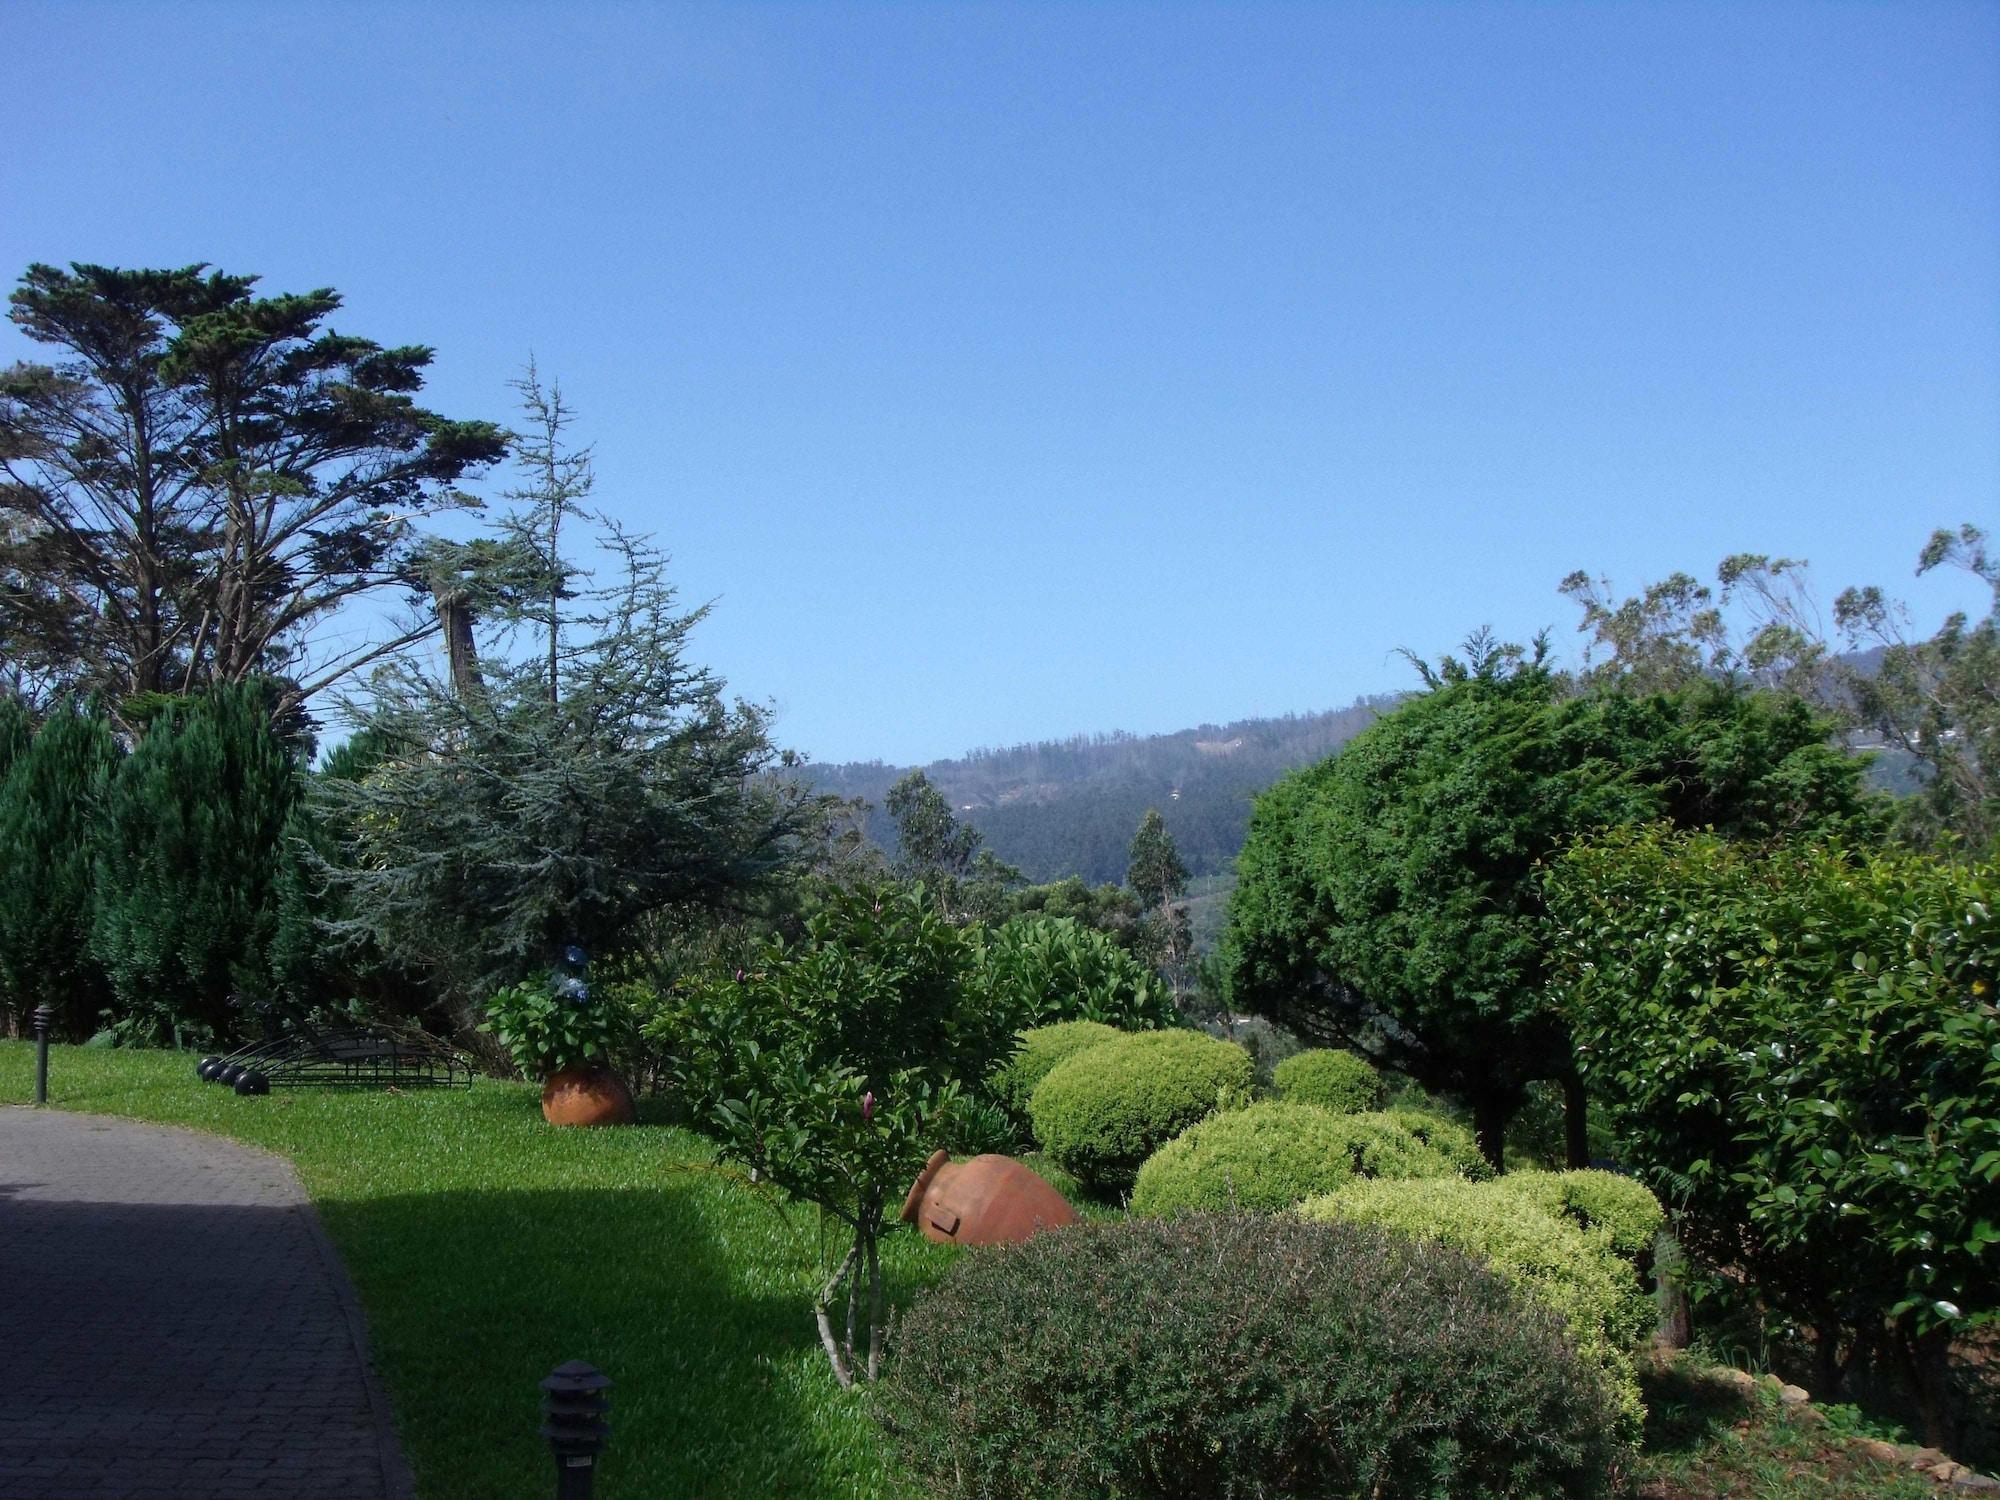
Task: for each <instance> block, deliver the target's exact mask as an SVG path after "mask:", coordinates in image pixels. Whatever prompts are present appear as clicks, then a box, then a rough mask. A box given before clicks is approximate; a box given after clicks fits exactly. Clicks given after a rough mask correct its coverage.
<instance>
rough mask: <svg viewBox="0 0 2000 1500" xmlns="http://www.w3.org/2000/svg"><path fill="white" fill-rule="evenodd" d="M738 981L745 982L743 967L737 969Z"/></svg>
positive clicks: (739, 982)
mask: <svg viewBox="0 0 2000 1500" xmlns="http://www.w3.org/2000/svg"><path fill="white" fill-rule="evenodd" d="M736 982H737V983H738V984H741V983H742V982H743V971H742V970H741V969H738V970H737V971H736Z"/></svg>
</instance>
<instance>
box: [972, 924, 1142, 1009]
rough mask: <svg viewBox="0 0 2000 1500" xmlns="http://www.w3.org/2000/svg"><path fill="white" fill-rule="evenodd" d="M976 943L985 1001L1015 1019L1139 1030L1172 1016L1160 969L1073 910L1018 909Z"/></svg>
mask: <svg viewBox="0 0 2000 1500" xmlns="http://www.w3.org/2000/svg"><path fill="white" fill-rule="evenodd" d="M978 950H979V982H980V984H981V985H982V986H983V987H984V988H985V991H986V995H987V1001H988V1003H989V1004H990V1005H991V1006H992V1007H993V1009H994V1011H995V1012H996V1013H997V1014H1000V1015H1003V1016H1005V1017H1006V1018H1007V1019H1008V1020H1009V1021H1010V1022H1011V1023H1012V1024H1013V1025H1014V1026H1016V1027H1020V1028H1025V1027H1031V1026H1042V1025H1047V1024H1049V1023H1052V1022H1056V1021H1102V1022H1103V1023H1105V1024H1106V1025H1108V1026H1116V1027H1118V1028H1120V1029H1121V1030H1125V1031H1140V1030H1146V1029H1150V1028H1152V1027H1157V1026H1165V1025H1169V1024H1170V1023H1171V1022H1172V1021H1173V1020H1174V1002H1173V996H1172V995H1171V993H1170V992H1169V991H1168V989H1167V986H1166V983H1165V982H1164V981H1163V980H1162V979H1161V978H1160V977H1159V975H1157V974H1155V973H1153V971H1152V970H1150V969H1148V968H1147V967H1146V966H1145V964H1143V963H1141V962H1140V961H1139V960H1138V959H1137V958H1135V957H1133V956H1132V954H1131V953H1130V952H1128V951H1127V950H1126V949H1124V948H1121V947H1119V946H1118V944H1117V943H1115V942H1113V941H1112V940H1111V939H1110V938H1108V937H1106V936H1105V935H1104V934H1103V933H1101V932H1098V931H1097V930H1096V929H1094V928H1090V927H1085V926H1083V925H1082V924H1081V923H1079V922H1076V921H1074V920H1072V919H1071V918H1068V917H1016V918H1014V919H1013V920H1012V921H1010V922H1007V923H1005V924H1003V925H1002V926H1000V927H998V928H994V929H992V930H990V931H987V932H986V933H985V934H984V935H983V938H981V940H980V941H979V943H978Z"/></svg>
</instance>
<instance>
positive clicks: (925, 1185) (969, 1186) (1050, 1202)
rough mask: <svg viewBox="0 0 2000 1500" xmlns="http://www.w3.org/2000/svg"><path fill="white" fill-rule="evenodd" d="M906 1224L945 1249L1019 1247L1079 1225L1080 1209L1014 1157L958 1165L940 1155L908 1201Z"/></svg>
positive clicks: (943, 1153)
mask: <svg viewBox="0 0 2000 1500" xmlns="http://www.w3.org/2000/svg"><path fill="white" fill-rule="evenodd" d="M903 1222H904V1223H906V1224H914V1225H916V1226H917V1228H918V1229H919V1230H921V1231H922V1232H923V1236H924V1238H925V1239H927V1240H933V1241H935V1242H936V1243H938V1244H940V1245H1016V1244H1019V1243H1020V1242H1021V1241H1022V1240H1025V1239H1026V1238H1028V1236H1029V1235H1031V1234H1033V1233H1035V1232H1036V1231H1037V1230H1040V1229H1060V1228H1061V1227H1062V1226H1063V1225H1065V1224H1074V1223H1075V1222H1076V1210H1075V1209H1073V1208H1071V1207H1070V1206H1069V1202H1068V1200H1067V1199H1065V1198H1064V1197H1063V1195H1062V1194H1061V1193H1059V1192H1057V1191H1056V1190H1055V1189H1054V1188H1052V1187H1050V1186H1049V1185H1048V1183H1047V1182H1045V1181H1043V1180H1042V1178H1041V1176H1040V1175H1039V1174H1038V1173H1036V1172H1035V1170H1034V1169H1033V1168H1032V1167H1028V1166H1024V1165H1023V1164H1022V1163H1020V1162H1018V1161H1015V1160H1014V1158H1013V1157H1011V1156H975V1157H973V1158H972V1159H971V1160H970V1161H953V1160H952V1159H951V1153H950V1152H949V1151H937V1152H933V1153H932V1154H931V1159H930V1160H929V1161H928V1162H926V1163H925V1164H924V1170H923V1172H922V1173H921V1174H920V1175H919V1176H918V1178H917V1180H916V1182H915V1184H914V1185H913V1186H912V1187H911V1188H910V1196H909V1197H907V1198H905V1199H904V1200H903Z"/></svg>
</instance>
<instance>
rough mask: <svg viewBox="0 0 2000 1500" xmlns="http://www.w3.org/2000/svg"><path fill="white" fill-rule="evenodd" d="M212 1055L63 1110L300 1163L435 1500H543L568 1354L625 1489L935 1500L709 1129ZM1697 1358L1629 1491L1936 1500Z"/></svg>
mask: <svg viewBox="0 0 2000 1500" xmlns="http://www.w3.org/2000/svg"><path fill="white" fill-rule="evenodd" d="M33 1058H34V1053H33V1049H32V1048H30V1047H29V1046H27V1045H26V1044H24V1043H19V1042H0V1102H13V1101H22V1100H25V1099H27V1098H28V1097H29V1095H30V1092H31V1089H32V1086H33ZM194 1062H195V1059H194V1058H193V1057H192V1056H190V1055H186V1054H180V1053H165V1052H113V1051H104V1050H93V1049H85V1048H70V1047H59V1048H56V1049H54V1050H53V1056H52V1059H51V1065H50V1098H51V1102H52V1103H54V1104H56V1105H58V1106H59V1107H61V1108H65V1109H78V1110H90V1111H95V1112H97V1113H101V1114H113V1115H125V1116H129V1117H132V1118H136V1119H145V1120H159V1121H164V1122H167V1123H171V1124H177V1125H189V1126H193V1127H195V1128H198V1129H202V1130H212V1131H216V1132H218V1133H220V1134H223V1135H228V1136H233V1137H235V1138H236V1139H238V1140H241V1141H247V1142H249V1143H250V1144H252V1145H257V1146H262V1147H265V1148H266V1149H268V1150H272V1151H276V1152H278V1153H280V1154H282V1155H284V1156H287V1157H289V1158H291V1160H292V1161H293V1163H294V1164H295V1165H296V1166H297V1168H298V1172H299V1176H300V1178H301V1179H302V1180H303V1181H304V1183H305V1185H306V1188H307V1190H308V1191H309V1192H310V1193H311V1194H312V1196H313V1199H314V1201H315V1202H316V1203H317V1204H318V1205H319V1210H320V1214H321V1216H322V1218H323V1219H324V1220H325V1223H326V1227H327V1230H328V1232H329V1233H330V1234H331V1235H332V1237H333V1240H334V1243H335V1244H336V1245H338V1246H339V1248H340V1252H341V1254H342V1256H343V1257H344V1258H345V1260H346V1262H347V1268H348V1271H349V1273H350V1274H351V1275H352V1277H353V1279H354V1282H355V1285H356V1287H357V1289H358V1290H359V1292H360V1294H361V1298H362V1301H363V1302H364V1303H365V1304H366V1306H367V1309H368V1320H369V1327H370V1330H371V1334H372V1337H373V1340H374V1346H375V1355H376V1361H377V1363H378V1365H379V1366H380V1369H381V1372H382V1377H383V1381H384V1383H385V1384H386V1386H387V1387H388V1392H389V1398H390V1401H391V1402H392V1404H393V1405H394V1406H395V1409H396V1415H397V1421H398V1424H399V1426H400V1428H401V1430H402V1434H403V1440H404V1444H405V1447H406V1449H407V1451H408V1453H409V1455H410V1460H411V1462H412V1463H413V1464H414V1465H415V1467H416V1471H417V1482H418V1488H419V1491H420V1493H421V1494H422V1495H423V1496H424V1497H426V1500H446V1497H458V1496H465V1497H479V1500H488V1497H492V1496H496V1495H532V1494H541V1493H545V1492H546V1490H547V1489H548V1487H549V1481H550V1477H551V1475H550V1470H551V1467H552V1466H551V1463H550V1460H549V1456H548V1451H547V1449H546V1447H545V1446H544V1444H543V1442H542V1439H541V1438H540V1437H539V1436H538V1434H537V1427H538V1426H539V1421H540V1418H539V1413H538V1402H539V1399H540V1392H539V1391H538V1390H537V1388H536V1382H537V1381H539V1380H540V1379H541V1378H542V1377H543V1376H544V1375H545V1374H547V1373H548V1371H549V1370H550V1368H551V1367H552V1366H554V1365H556V1364H557V1363H559V1362H560V1361H562V1360H565V1359H587V1360H589V1361H590V1362H591V1363H593V1364H595V1365H597V1366H598V1367H599V1368H601V1369H602V1370H604V1371H605V1372H606V1373H607V1374H609V1375H610V1376H611V1377H612V1378H613V1379H614V1380H615V1381H616V1382H617V1384H616V1387H615V1389H614V1390H613V1392H612V1439H611V1445H610V1448H609V1450H608V1451H607V1453H606V1456H605V1460H604V1463H603V1467H602V1471H601V1479H600V1485H599V1490H598V1493H599V1494H601V1495H603V1496H604V1497H605V1500H645V1497H653V1500H666V1497H675V1500H679V1497H683V1496H694V1495H699V1496H703V1497H728V1496H735V1495H743V1496H815V1495H824V1496H830V1497H831V1496H839V1497H870V1496H895V1497H909V1500H915V1497H914V1492H913V1490H912V1489H911V1488H910V1487H909V1486H907V1485H906V1484H904V1483H903V1482H901V1481H900V1480H899V1478H898V1476H897V1475H896V1474H895V1473H894V1471H893V1469H892V1467H891V1466H890V1465H889V1464H888V1462H887V1457H886V1454H885V1453H884V1450H883V1448H882V1445H881V1442H880V1440H879V1437H878V1435H877V1430H876V1428H875V1426H874V1424H873V1423H872V1421H871V1420H870V1419H869V1416H868V1414H867V1410H866V1403H867V1401H868V1395H867V1393H866V1392H865V1391H857V1392H843V1391H841V1390H840V1389H839V1388H838V1387H837V1386H836V1385H835V1384H834V1381H833V1377H832V1375H831V1373H830V1372H829V1371H828V1370H827V1368H826V1362H825V1357H824V1356H823V1355H822V1354H821V1352H820V1350H819V1345H818V1342H817V1336H816V1334H815V1332H814V1329H813V1325H812V1316H811V1312H810V1301H809V1299H810V1295H811V1290H810V1289H811V1287H812V1285H813V1283H814V1279H815V1276H816V1274H817V1268H818V1267H819V1266H820V1264H821V1260H822V1247H821V1244H820V1242H819V1237H818V1226H817V1221H816V1219H815V1217H814V1215H813V1214H811V1213H810V1212H808V1211H806V1210H803V1209H796V1208H793V1209H787V1208H784V1207H783V1206H782V1205H781V1204H780V1202H779V1200H778V1199H777V1198H776V1196H775V1195H773V1194H772V1193H770V1192H769V1191H767V1190H762V1189H759V1188H756V1187H754V1186H752V1185H751V1184H750V1183H749V1182H747V1181H746V1180H745V1179H744V1178H743V1176H742V1175H741V1174H740V1173H737V1172H734V1171H732V1170H729V1169H726V1168H718V1167H716V1166H715V1165H713V1152H712V1150H711V1149H710V1147H709V1146H708V1144H707V1143H706V1142H705V1141H704V1140H703V1139H702V1138H701V1137H699V1136H697V1135H694V1134H692V1133H691V1132H689V1131H686V1130H682V1129H679V1128H676V1127H674V1126H669V1125H640V1126H635V1127H633V1128H630V1129H625V1130H606V1131H559V1130H552V1129H550V1128H549V1127H548V1126H547V1125H545V1124H544V1123H543V1122H542V1118H541V1112H540V1109H539V1106H538V1102H537V1098H536V1094H535V1092H534V1091H533V1090H532V1089H529V1088H527V1087H525V1086H522V1085H519V1084H507V1083H496V1082H493V1081H491V1080H486V1079H482V1080H480V1081H479V1082H477V1083H476V1084H474V1085H473V1087H472V1088H471V1089H470V1090H450V1091H446V1090H430V1091H420V1092H415V1093H408V1094H392V1093H383V1092H333V1091H306V1092H299V1093H291V1092H283V1091H281V1092H279V1093H276V1094H273V1095H271V1096H270V1097H268V1098H262V1099H239V1098H238V1097H237V1096H236V1095H235V1094H233V1093H231V1092H230V1091H229V1090H227V1089H224V1088H220V1087H218V1086H216V1085H213V1084H204V1083H200V1082H198V1081H197V1080H196V1079H195V1077H194ZM1045 1170H1050V1175H1051V1176H1053V1177H1055V1178H1056V1179H1057V1181H1058V1184H1059V1185H1060V1186H1062V1187H1063V1188H1064V1189H1065V1190H1067V1191H1070V1192H1071V1193H1072V1194H1074V1191H1075V1185H1074V1184H1073V1183H1070V1182H1069V1181H1067V1180H1066V1179H1064V1178H1062V1177H1061V1175H1060V1174H1059V1173H1056V1172H1054V1171H1053V1170H1052V1169H1046V1168H1045ZM1083 1208H1084V1211H1085V1212H1086V1213H1088V1214H1090V1215H1092V1216H1093V1217H1097V1216H1108V1215H1115V1214H1116V1212H1117V1210H1116V1209H1113V1208H1108V1207H1105V1206H1103V1205H1096V1204H1088V1203H1086V1204H1084V1205H1083ZM953 1253H955V1252H952V1251H949V1250H944V1249H939V1248H936V1247H933V1246H930V1245H927V1244H925V1243H924V1242H923V1241H921V1240H919V1239H917V1238H916V1237H915V1236H914V1235H910V1234H899V1235H894V1236H891V1237H890V1238H889V1239H888V1240H887V1241H885V1243H884V1262H885V1267H886V1269H887V1271H888V1274H889V1277H890V1285H891V1289H892V1293H893V1294H894V1295H895V1296H897V1297H898V1299H899V1300H900V1299H904V1298H907V1297H908V1295H909V1294H910V1293H912V1292H914V1291H916V1290H917V1289H919V1288H920V1287H921V1286H923V1285H924V1284H926V1283H927V1282H928V1281H930V1280H931V1279H933V1278H935V1277H936V1276H937V1275H938V1274H939V1272H940V1271H941V1270H942V1269H943V1267H944V1265H945V1264H946V1263H947V1261H948V1259H949V1257H950V1256H951V1255H952V1254H953ZM1246 1292H1247V1293H1249V1294H1254V1291H1253V1290H1251V1289H1246ZM1689 1371H1690V1367H1689V1366H1687V1365H1685V1364H1681V1365H1675V1366H1671V1367H1668V1368H1666V1369H1664V1370H1654V1371H1652V1372H1651V1373H1649V1375H1648V1376H1647V1378H1646V1382H1645V1383H1646V1388H1647V1389H1646V1394H1647V1400H1648V1404H1649V1406H1650V1408H1651V1417H1650V1419H1649V1421H1648V1423H1647V1440H1646V1451H1645V1453H1644V1455H1643V1456H1642V1458H1641V1460H1640V1462H1639V1466H1638V1470H1637V1473H1636V1475H1635V1476H1634V1477H1635V1479H1636V1481H1637V1482H1638V1484H1639V1486H1640V1488H1639V1493H1640V1494H1641V1495H1642V1496H1646V1497H1648V1500H1695V1497H1708V1496H1741V1497H1745V1500H1750V1497H1758V1500H1808V1497H1821V1496H1825V1497H1849V1500H1921V1497H1923V1496H1925V1495H1928V1494H1930V1493H1931V1492H1932V1491H1931V1486H1930V1485H1929V1484H1928V1482H1927V1481H1924V1480H1921V1479H1918V1478H1915V1477H1914V1476H1911V1475H1909V1474H1908V1473H1906V1472H1899V1471H1896V1470H1894V1469H1891V1468H1889V1467H1887V1466H1885V1465H1881V1464H1878V1463H1875V1462H1873V1461H1871V1460H1869V1459H1867V1458H1866V1457H1864V1456H1863V1455H1862V1454H1861V1453H1860V1452H1859V1450H1858V1449H1857V1448H1855V1447H1854V1446H1853V1445H1852V1444H1850V1443H1847V1442H1845V1441H1844V1440H1842V1439H1841V1438H1839V1437H1836V1436H1834V1435H1833V1433H1832V1432H1831V1431H1830V1430H1829V1429H1827V1428H1825V1427H1818V1426H1813V1425H1811V1424H1809V1423H1807V1422H1805V1421H1802V1420H1800V1419H1798V1418H1797V1417H1795V1416H1793V1415H1791V1414H1789V1413H1787V1412H1785V1411H1783V1410H1781V1409H1780V1408H1779V1407H1778V1406H1777V1405H1776V1403H1775V1401H1773V1400H1761V1401H1753V1402H1745V1401H1744V1399H1743V1398H1742V1397H1740V1396H1738V1395H1736V1394H1735V1393H1734V1392H1731V1391H1729V1390H1727V1389H1725V1388H1723V1387H1720V1386H1718V1385H1716V1384H1714V1383H1713V1382H1709V1381H1705V1380H1703V1379H1702V1378H1701V1377H1700V1376H1698V1375H1696V1374H1692V1373H1689Z"/></svg>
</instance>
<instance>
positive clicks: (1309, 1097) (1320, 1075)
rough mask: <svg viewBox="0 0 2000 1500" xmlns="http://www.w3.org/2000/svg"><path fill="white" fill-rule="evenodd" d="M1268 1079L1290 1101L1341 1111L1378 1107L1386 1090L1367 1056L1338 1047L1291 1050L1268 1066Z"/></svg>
mask: <svg viewBox="0 0 2000 1500" xmlns="http://www.w3.org/2000/svg"><path fill="white" fill-rule="evenodd" d="M1271 1082H1272V1084H1273V1085H1274V1086H1275V1087H1276V1088H1277V1090H1278V1093H1279V1094H1280V1095H1282V1096H1283V1097H1284V1098H1286V1099H1289V1100H1291V1101H1292V1102H1293V1103H1294V1104H1317V1105H1318V1106H1319V1107H1320V1108H1321V1109H1330V1110H1333V1111H1334V1112H1335V1113H1336V1114H1343V1115H1352V1114H1360V1113H1361V1112H1362V1111H1363V1110H1370V1109H1380V1108H1381V1107H1382V1099H1383V1096H1384V1095H1385V1094H1386V1093H1387V1089H1386V1088H1385V1086H1384V1083H1383V1079H1382V1075H1381V1074H1380V1073H1378V1072H1376V1071H1375V1069H1374V1068H1373V1067H1371V1066H1370V1065H1369V1062H1368V1059H1367V1058H1365V1057H1362V1056H1361V1055H1360V1054H1359V1053H1356V1052H1349V1051H1346V1050H1345V1049H1343V1048H1338V1047H1313V1048H1310V1049H1309V1050H1307V1051H1304V1052H1295V1053H1293V1054H1292V1055H1291V1056H1290V1057H1288V1058H1286V1059H1285V1060H1284V1061H1283V1062H1281V1063H1279V1064H1278V1065H1277V1067H1275V1068H1274V1069H1272V1070H1271Z"/></svg>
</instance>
